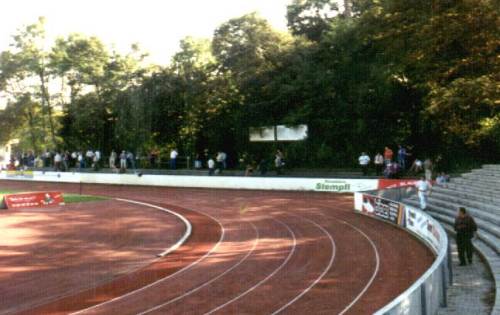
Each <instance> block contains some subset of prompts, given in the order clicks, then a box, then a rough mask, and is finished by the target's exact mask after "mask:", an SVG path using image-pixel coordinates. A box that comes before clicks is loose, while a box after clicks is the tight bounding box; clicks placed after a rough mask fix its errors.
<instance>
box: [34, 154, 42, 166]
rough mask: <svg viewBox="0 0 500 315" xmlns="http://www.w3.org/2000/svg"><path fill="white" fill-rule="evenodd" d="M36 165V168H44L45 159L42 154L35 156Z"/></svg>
mask: <svg viewBox="0 0 500 315" xmlns="http://www.w3.org/2000/svg"><path fill="white" fill-rule="evenodd" d="M35 167H36V168H42V167H43V159H42V158H41V157H40V155H37V156H36V158H35Z"/></svg>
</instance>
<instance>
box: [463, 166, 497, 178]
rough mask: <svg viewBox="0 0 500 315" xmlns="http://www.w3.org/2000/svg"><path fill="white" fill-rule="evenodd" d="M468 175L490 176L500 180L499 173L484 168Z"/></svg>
mask: <svg viewBox="0 0 500 315" xmlns="http://www.w3.org/2000/svg"><path fill="white" fill-rule="evenodd" d="M470 173H471V174H477V175H483V176H491V177H494V178H500V171H491V170H487V169H484V168H480V169H474V170H471V171H470Z"/></svg>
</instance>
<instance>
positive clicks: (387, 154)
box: [384, 147, 394, 165]
mask: <svg viewBox="0 0 500 315" xmlns="http://www.w3.org/2000/svg"><path fill="white" fill-rule="evenodd" d="M393 155H394V152H392V150H391V148H389V147H385V148H384V161H385V165H387V164H389V163H390V162H392V156H393Z"/></svg>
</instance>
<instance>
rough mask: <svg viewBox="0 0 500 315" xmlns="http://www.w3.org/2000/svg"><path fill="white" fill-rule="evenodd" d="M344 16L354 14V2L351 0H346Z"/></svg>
mask: <svg viewBox="0 0 500 315" xmlns="http://www.w3.org/2000/svg"><path fill="white" fill-rule="evenodd" d="M344 16H345V17H351V16H352V3H351V0H344Z"/></svg>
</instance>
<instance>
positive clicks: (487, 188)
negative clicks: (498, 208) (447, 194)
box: [449, 178, 500, 194]
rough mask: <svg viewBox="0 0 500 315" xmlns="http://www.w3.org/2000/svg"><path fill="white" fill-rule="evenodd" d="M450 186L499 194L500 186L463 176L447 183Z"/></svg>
mask: <svg viewBox="0 0 500 315" xmlns="http://www.w3.org/2000/svg"><path fill="white" fill-rule="evenodd" d="M449 186H450V187H459V186H462V187H464V188H466V189H470V190H471V191H474V192H485V193H487V194H500V186H497V185H490V184H484V183H481V182H477V181H469V180H466V179H463V178H454V179H452V181H451V182H450V183H449Z"/></svg>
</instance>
